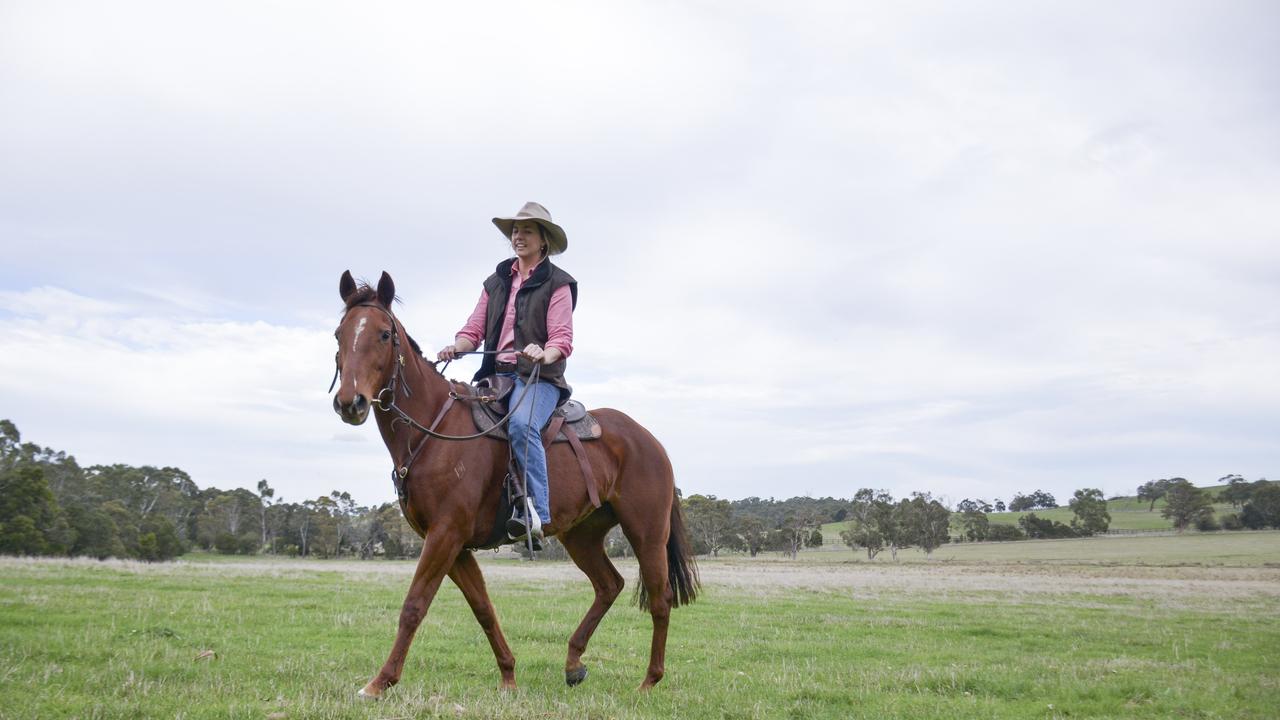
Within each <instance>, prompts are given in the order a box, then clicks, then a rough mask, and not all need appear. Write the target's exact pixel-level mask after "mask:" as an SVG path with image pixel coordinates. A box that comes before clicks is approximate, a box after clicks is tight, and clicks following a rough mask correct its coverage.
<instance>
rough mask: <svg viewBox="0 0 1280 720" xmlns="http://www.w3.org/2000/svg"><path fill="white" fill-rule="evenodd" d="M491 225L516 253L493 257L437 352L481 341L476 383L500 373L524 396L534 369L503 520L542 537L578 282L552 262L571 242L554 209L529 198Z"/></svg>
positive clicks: (515, 427)
mask: <svg viewBox="0 0 1280 720" xmlns="http://www.w3.org/2000/svg"><path fill="white" fill-rule="evenodd" d="M493 224H494V225H496V226H497V227H498V230H500V231H501V232H502V234H503V235H504V236H505V237H507V238H509V239H510V241H511V249H512V250H513V251H515V255H516V256H515V257H514V258H509V259H507V260H503V261H502V262H500V263H498V267H497V269H496V270H495V271H494V273H493V274H492V275H490V276H489V277H488V279H486V280H485V281H484V289H483V290H481V291H480V300H479V301H478V302H477V303H476V307H475V310H473V311H472V312H471V317H469V318H468V319H467V322H466V324H465V325H464V326H463V327H462V329H461V330H459V331H458V333H457V336H456V337H455V338H454V342H453V344H452V345H446V346H445V347H444V348H442V349H441V350H440V352H439V353H438V354H437V355H436V357H437V359H439V360H452V359H454V358H455V357H456V356H457V354H458V353H463V352H470V351H472V350H475V349H476V347H477V346H478V345H479V344H480V341H481V340H483V341H484V346H485V349H486V350H491V351H492V350H496V351H497V354H496V355H494V354H487V355H485V356H484V362H483V363H482V364H481V365H480V370H479V372H477V373H476V375H475V377H474V378H473V381H479V380H482V379H484V378H487V377H490V376H492V375H495V374H497V375H505V376H507V377H510V378H512V379H513V380H514V381H515V391H514V395H513V397H521V396H522V395H523V393H524V392H525V385H526V383H527V382H528V378H529V376H530V374H531V373H532V371H533V367H534V364H535V363H537V364H539V365H541V367H540V368H539V371H540V372H539V375H540V377H539V382H535V383H534V384H533V386H532V387H531V388H529V396H528V398H526V400H525V401H526V402H529V403H530V404H531V406H532V409H531V411H529V412H525V411H523V410H522V411H521V412H517V413H514V414H513V415H512V416H511V420H510V424H509V426H508V434H509V435H510V437H511V450H512V453H513V454H514V455H515V458H516V463H517V464H518V465H519V466H520V472H521V474H522V475H523V476H524V480H525V485H526V488H527V491H526V499H525V502H524V503H521V504H520V505H518V506H517V507H516V514H515V515H513V516H512V518H511V520H510V521H508V523H507V533H508V534H509V535H510V536H511V539H513V540H519V539H521V538H524V537H525V535H526V534H530V535H533V537H534V538H541V537H542V526H543V525H549V524H550V523H551V509H550V505H549V504H548V502H547V457H546V452H545V451H544V450H543V447H542V435H541V433H542V427H543V426H544V425H546V424H547V421H548V420H549V419H550V418H551V413H553V412H555V409H556V407H558V406H559V405H560V404H561V403H563V402H564V401H565V400H568V399H569V395H570V394H571V393H572V392H573V389H572V388H571V387H570V386H569V384H568V383H567V382H565V379H564V369H565V360H566V359H567V358H568V357H569V355H570V354H571V353H572V352H573V309H574V307H576V306H577V304H578V283H577V281H576V280H574V279H573V277H572V276H570V275H569V273H567V272H565V271H564V270H561V269H560V268H558V267H556V266H555V265H554V264H552V262H551V260H550V259H549V258H548V257H547V256H548V255H559V254H560V253H562V252H564V251H565V250H566V249H567V248H568V247H569V238H568V237H567V236H566V235H565V232H564V229H563V228H561V227H560V226H559V225H557V224H555V223H554V222H552V221H551V213H549V212H547V209H546V208H545V207H543V206H541V205H539V204H538V203H535V202H528V203H525V204H524V207H522V208H520V212H518V213H516V215H515V216H514V217H496V218H494V219H493Z"/></svg>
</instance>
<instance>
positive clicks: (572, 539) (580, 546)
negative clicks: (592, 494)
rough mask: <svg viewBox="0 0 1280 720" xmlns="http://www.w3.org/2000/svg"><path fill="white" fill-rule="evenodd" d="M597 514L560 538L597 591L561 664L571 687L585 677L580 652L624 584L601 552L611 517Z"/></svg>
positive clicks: (570, 639)
mask: <svg viewBox="0 0 1280 720" xmlns="http://www.w3.org/2000/svg"><path fill="white" fill-rule="evenodd" d="M603 512H604V511H597V512H596V513H595V514H594V515H592V516H591V517H589V518H587V520H586V521H584V522H582V523H581V524H579V525H577V526H575V527H573V528H572V529H571V530H569V531H567V532H565V533H564V534H563V535H561V536H560V542H561V543H562V544H563V545H564V549H565V550H566V551H568V553H569V557H571V558H573V562H574V563H575V564H576V565H577V566H578V568H579V569H580V570H582V572H584V573H586V576H587V578H588V579H589V580H591V587H592V588H594V589H595V591H596V597H595V600H594V601H593V602H592V603H591V608H590V609H589V610H587V614H586V616H585V617H583V618H582V622H581V623H579V624H578V629H577V630H575V631H574V633H573V636H572V637H570V638H569V655H568V657H567V658H566V659H565V662H564V681H565V682H566V683H568V684H569V686H570V687H572V686H574V685H577V684H578V683H580V682H582V681H583V680H585V679H586V677H587V666H586V665H583V664H582V653H584V652H586V650H587V643H588V642H590V641H591V635H592V634H593V633H595V631H596V627H597V626H598V625H599V624H600V620H601V619H603V618H604V614H605V613H607V612H609V607H610V606H612V605H613V601H614V600H616V599H617V597H618V594H619V593H621V592H622V587H623V585H624V584H625V583H624V582H623V580H622V575H620V574H619V573H618V570H617V568H615V567H614V566H613V563H612V562H611V561H610V560H609V556H608V555H606V554H605V551H604V538H605V536H606V535H608V534H609V529H610V528H611V527H612V526H613V525H614V523H615V521H614V519H613V518H612V516H611V515H604V514H602V513H603Z"/></svg>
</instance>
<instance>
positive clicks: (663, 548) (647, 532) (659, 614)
mask: <svg viewBox="0 0 1280 720" xmlns="http://www.w3.org/2000/svg"><path fill="white" fill-rule="evenodd" d="M662 517H663V520H664V521H665V520H667V516H666V514H665V513H664V514H663V516H662ZM621 520H622V530H623V532H625V533H626V535H627V539H628V540H630V541H631V547H632V549H634V550H635V551H636V560H637V561H639V563H640V582H641V583H643V584H644V590H645V594H646V595H647V600H648V610H649V615H650V617H652V618H653V640H652V642H651V643H650V645H649V669H648V671H647V672H646V673H645V676H644V682H642V683H640V689H641V690H648V689H649V688H651V687H653V686H654V685H657V684H658V681H659V680H661V679H662V675H663V673H664V667H665V665H666V652H667V623H668V621H669V620H670V619H671V604H672V600H673V599H674V598H673V596H672V594H671V588H670V587H669V586H668V583H667V572H668V569H667V535H668V533H669V532H670V525H669V521H668V522H653V523H652V524H648V523H643V522H635V521H634V520H633V519H631V518H627V517H622V518H621Z"/></svg>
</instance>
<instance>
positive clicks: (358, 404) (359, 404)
mask: <svg viewBox="0 0 1280 720" xmlns="http://www.w3.org/2000/svg"><path fill="white" fill-rule="evenodd" d="M368 406H369V398H367V397H365V396H363V395H356V399H355V402H353V403H352V404H351V407H352V408H353V409H355V410H358V411H363V410H364V409H365V408H366V407H368Z"/></svg>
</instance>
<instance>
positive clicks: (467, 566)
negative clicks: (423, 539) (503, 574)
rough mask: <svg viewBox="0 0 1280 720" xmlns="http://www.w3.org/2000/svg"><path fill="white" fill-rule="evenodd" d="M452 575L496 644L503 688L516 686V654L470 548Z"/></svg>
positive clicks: (493, 646) (510, 688)
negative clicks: (504, 632)
mask: <svg viewBox="0 0 1280 720" xmlns="http://www.w3.org/2000/svg"><path fill="white" fill-rule="evenodd" d="M449 579H451V580H453V584H455V585H457V586H458V589H459V590H461V591H462V595H463V597H465V598H466V599H467V604H468V605H470V606H471V612H473V613H475V616H476V620H477V621H478V622H479V623H480V627H481V628H483V629H484V634H485V636H486V637H488V638H489V647H491V648H493V656H494V658H496V659H497V661H498V672H500V673H502V688H503V689H504V690H514V689H515V687H516V658H515V656H514V655H512V654H511V648H510V647H508V646H507V639H506V638H504V637H503V636H502V627H501V626H499V625H498V614H497V613H496V612H494V610H493V603H491V602H489V593H488V591H487V590H485V586H484V575H483V574H481V572H480V565H479V564H478V563H476V558H475V556H474V555H472V554H471V551H470V550H463V551H462V552H461V553H459V554H458V559H457V560H456V561H455V562H454V563H453V567H452V568H450V569H449Z"/></svg>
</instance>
